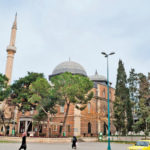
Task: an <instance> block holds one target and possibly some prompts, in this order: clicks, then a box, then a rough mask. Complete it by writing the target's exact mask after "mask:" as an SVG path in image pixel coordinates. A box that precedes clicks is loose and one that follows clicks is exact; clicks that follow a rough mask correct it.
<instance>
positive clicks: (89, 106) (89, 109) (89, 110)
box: [88, 103, 91, 113]
mask: <svg viewBox="0 0 150 150" xmlns="http://www.w3.org/2000/svg"><path fill="white" fill-rule="evenodd" d="M90 112H91V103H88V113H90Z"/></svg>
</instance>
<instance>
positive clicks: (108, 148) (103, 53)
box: [101, 52, 115, 150]
mask: <svg viewBox="0 0 150 150" xmlns="http://www.w3.org/2000/svg"><path fill="white" fill-rule="evenodd" d="M101 54H102V55H104V56H105V57H106V58H107V98H108V102H107V105H108V108H107V109H108V147H107V150H111V146H110V112H109V64H108V57H109V56H110V55H113V54H115V52H111V53H109V54H106V53H105V52H101Z"/></svg>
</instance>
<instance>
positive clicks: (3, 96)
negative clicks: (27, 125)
mask: <svg viewBox="0 0 150 150" xmlns="http://www.w3.org/2000/svg"><path fill="white" fill-rule="evenodd" d="M10 92H11V90H10V86H8V78H7V77H6V76H5V75H3V74H1V73H0V101H1V102H2V104H1V105H0V122H1V123H2V124H3V126H4V128H5V130H4V131H5V132H4V135H6V131H7V126H9V124H10V123H11V121H12V117H13V112H7V113H6V111H5V110H6V109H7V110H8V105H7V103H6V101H7V98H8V97H9V96H10Z"/></svg>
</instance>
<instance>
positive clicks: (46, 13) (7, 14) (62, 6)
mask: <svg viewBox="0 0 150 150" xmlns="http://www.w3.org/2000/svg"><path fill="white" fill-rule="evenodd" d="M149 7H150V1H149V0H11V1H10V0H0V73H3V74H4V73H5V66H6V58H7V53H6V47H7V46H8V44H9V40H10V33H11V27H12V23H13V21H14V16H15V13H16V12H17V14H18V19H17V24H18V30H17V39H16V47H17V53H16V54H15V58H14V65H13V74H12V79H13V80H12V82H13V81H14V80H17V79H18V78H19V77H23V76H25V75H26V74H27V72H28V71H33V72H42V73H44V75H45V77H46V78H47V77H48V75H50V74H51V73H52V71H53V69H54V68H55V67H56V65H58V64H59V63H61V62H63V61H67V60H69V57H70V58H71V60H72V61H75V62H78V63H79V64H81V65H82V66H83V67H84V69H85V70H86V72H87V74H88V75H92V74H94V73H95V70H96V69H97V70H98V73H99V74H101V75H104V76H106V58H104V57H103V56H102V55H101V52H102V51H105V52H108V53H109V52H111V51H115V52H116V54H115V55H113V56H111V57H110V59H109V64H110V81H111V82H112V83H113V86H115V83H116V74H117V67H118V61H119V59H121V60H122V61H123V63H124V66H125V70H126V73H127V74H129V71H130V69H131V68H135V70H136V72H142V73H144V74H146V75H147V73H148V72H149V66H150V8H149Z"/></svg>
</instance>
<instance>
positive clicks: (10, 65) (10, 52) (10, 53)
mask: <svg viewBox="0 0 150 150" xmlns="http://www.w3.org/2000/svg"><path fill="white" fill-rule="evenodd" d="M16 31H17V13H16V15H15V20H14V23H13V26H12V30H11V37H10V43H9V45H8V47H7V49H6V51H7V63H6V71H5V75H6V77H7V78H8V79H9V81H8V85H10V83H11V76H12V69H13V60H14V55H15V53H16V47H15V41H16Z"/></svg>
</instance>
